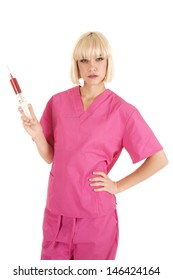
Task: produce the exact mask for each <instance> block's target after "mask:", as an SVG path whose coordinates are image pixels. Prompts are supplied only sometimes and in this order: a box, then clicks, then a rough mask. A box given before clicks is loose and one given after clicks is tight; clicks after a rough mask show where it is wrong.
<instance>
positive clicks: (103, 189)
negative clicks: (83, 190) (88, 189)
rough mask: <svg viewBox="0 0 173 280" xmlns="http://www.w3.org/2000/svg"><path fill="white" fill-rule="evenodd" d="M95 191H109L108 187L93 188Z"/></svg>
mask: <svg viewBox="0 0 173 280" xmlns="http://www.w3.org/2000/svg"><path fill="white" fill-rule="evenodd" d="M93 191H94V192H107V189H106V188H97V189H93Z"/></svg>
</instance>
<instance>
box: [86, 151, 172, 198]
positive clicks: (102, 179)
mask: <svg viewBox="0 0 173 280" xmlns="http://www.w3.org/2000/svg"><path fill="white" fill-rule="evenodd" d="M167 164H168V159H167V157H166V155H165V153H164V151H163V150H162V151H159V152H157V153H156V154H154V155H152V156H150V157H148V158H147V159H146V160H145V161H144V162H143V163H142V164H141V166H140V167H138V168H137V169H136V170H135V171H134V172H132V173H131V174H129V175H128V176H126V177H124V178H122V179H121V180H119V181H117V182H113V181H112V180H110V179H109V177H108V176H107V175H106V174H105V173H104V172H94V174H95V175H97V176H96V177H94V178H91V179H90V181H91V182H92V183H91V184H90V185H91V186H101V188H97V189H94V191H96V192H99V191H107V192H109V193H112V194H117V193H120V192H122V191H125V190H127V189H129V188H131V187H133V186H135V185H136V184H139V183H140V182H142V181H144V180H146V179H147V178H149V177H151V176H152V175H154V174H155V173H156V172H158V171H159V170H161V169H162V168H163V167H165V166H166V165H167ZM98 175H99V176H98Z"/></svg>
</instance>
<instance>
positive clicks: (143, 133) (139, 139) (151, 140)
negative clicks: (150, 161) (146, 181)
mask: <svg viewBox="0 0 173 280" xmlns="http://www.w3.org/2000/svg"><path fill="white" fill-rule="evenodd" d="M123 147H124V148H125V149H126V150H127V152H128V153H129V155H130V157H131V159H132V161H133V163H136V162H138V161H140V160H143V159H146V158H147V157H149V156H151V155H153V154H155V153H157V152H158V151H160V150H162V149H163V147H162V145H161V144H160V143H159V141H158V139H157V138H156V136H155V135H154V133H153V131H152V130H151V128H150V127H149V126H148V124H147V123H146V121H145V120H144V119H143V117H142V116H141V114H140V113H139V111H138V110H137V109H136V108H135V109H134V111H133V113H132V114H131V116H130V117H129V119H128V122H127V124H126V127H125V131H124V136H123Z"/></svg>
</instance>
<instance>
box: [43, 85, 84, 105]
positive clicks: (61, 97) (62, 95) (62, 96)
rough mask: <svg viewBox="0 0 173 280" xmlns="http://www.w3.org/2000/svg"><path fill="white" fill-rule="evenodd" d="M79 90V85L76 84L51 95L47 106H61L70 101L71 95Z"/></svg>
mask: <svg viewBox="0 0 173 280" xmlns="http://www.w3.org/2000/svg"><path fill="white" fill-rule="evenodd" d="M78 90H79V86H75V87H72V88H69V89H66V90H64V91H61V92H58V93H55V94H54V95H52V96H51V98H50V99H49V100H48V102H47V106H46V107H49V108H50V107H54V106H57V105H58V106H60V105H61V104H64V103H66V102H69V101H70V99H71V98H70V97H71V96H72V95H73V94H74V93H75V92H77V91H78Z"/></svg>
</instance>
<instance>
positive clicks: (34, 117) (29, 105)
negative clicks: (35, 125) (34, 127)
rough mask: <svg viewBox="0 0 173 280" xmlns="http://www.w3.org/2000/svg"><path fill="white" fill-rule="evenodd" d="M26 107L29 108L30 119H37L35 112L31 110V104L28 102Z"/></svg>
mask: <svg viewBox="0 0 173 280" xmlns="http://www.w3.org/2000/svg"><path fill="white" fill-rule="evenodd" d="M28 109H29V112H30V114H31V117H32V119H34V120H36V121H37V117H36V115H35V113H34V110H33V107H32V105H31V104H28Z"/></svg>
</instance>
